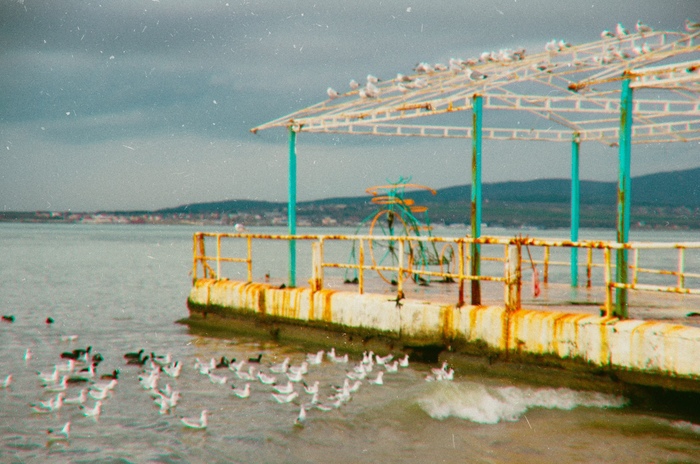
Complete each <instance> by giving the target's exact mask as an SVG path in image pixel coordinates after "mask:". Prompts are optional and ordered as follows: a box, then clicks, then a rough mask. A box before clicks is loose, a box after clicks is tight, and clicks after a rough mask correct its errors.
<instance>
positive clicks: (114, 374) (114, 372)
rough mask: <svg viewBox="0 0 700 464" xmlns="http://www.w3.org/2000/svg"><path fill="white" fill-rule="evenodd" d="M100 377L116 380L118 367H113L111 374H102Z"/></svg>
mask: <svg viewBox="0 0 700 464" xmlns="http://www.w3.org/2000/svg"><path fill="white" fill-rule="evenodd" d="M100 378H101V379H103V380H117V379H118V378H119V369H114V371H112V373H111V374H102V375H101V376H100Z"/></svg>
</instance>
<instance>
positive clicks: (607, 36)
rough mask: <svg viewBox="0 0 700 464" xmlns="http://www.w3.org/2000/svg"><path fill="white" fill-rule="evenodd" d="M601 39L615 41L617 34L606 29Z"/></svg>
mask: <svg viewBox="0 0 700 464" xmlns="http://www.w3.org/2000/svg"><path fill="white" fill-rule="evenodd" d="M600 38H601V39H603V40H605V39H614V38H615V34H613V33H612V32H610V31H609V30H607V29H605V30H604V31H603V32H601V33H600Z"/></svg>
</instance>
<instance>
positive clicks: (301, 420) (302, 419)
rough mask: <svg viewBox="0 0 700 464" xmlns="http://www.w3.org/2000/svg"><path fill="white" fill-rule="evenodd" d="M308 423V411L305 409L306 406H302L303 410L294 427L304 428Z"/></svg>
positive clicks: (301, 409)
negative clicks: (306, 422)
mask: <svg viewBox="0 0 700 464" xmlns="http://www.w3.org/2000/svg"><path fill="white" fill-rule="evenodd" d="M305 421H306V409H304V405H303V404H302V405H301V408H300V409H299V416H297V418H296V419H295V420H294V425H295V426H297V427H303V426H304V422H305Z"/></svg>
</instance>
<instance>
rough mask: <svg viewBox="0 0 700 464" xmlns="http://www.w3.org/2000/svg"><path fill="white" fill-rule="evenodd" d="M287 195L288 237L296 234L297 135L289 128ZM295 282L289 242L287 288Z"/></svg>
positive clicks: (293, 253) (294, 254)
mask: <svg viewBox="0 0 700 464" xmlns="http://www.w3.org/2000/svg"><path fill="white" fill-rule="evenodd" d="M288 188H289V193H288V196H287V225H288V227H289V235H296V233H297V133H296V132H295V130H294V127H292V126H289V181H288ZM296 282H297V242H296V240H290V241H289V279H288V286H289V287H296Z"/></svg>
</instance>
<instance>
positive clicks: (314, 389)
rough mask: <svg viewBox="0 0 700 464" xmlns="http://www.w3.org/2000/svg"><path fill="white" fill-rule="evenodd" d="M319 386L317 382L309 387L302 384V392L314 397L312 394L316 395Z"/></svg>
mask: <svg viewBox="0 0 700 464" xmlns="http://www.w3.org/2000/svg"><path fill="white" fill-rule="evenodd" d="M319 384H320V382H319V381H318V380H317V381H315V382H314V383H313V385H311V386H309V385H307V384H306V382H304V391H305V392H306V393H308V394H309V395H314V394H316V393H318V386H319Z"/></svg>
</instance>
